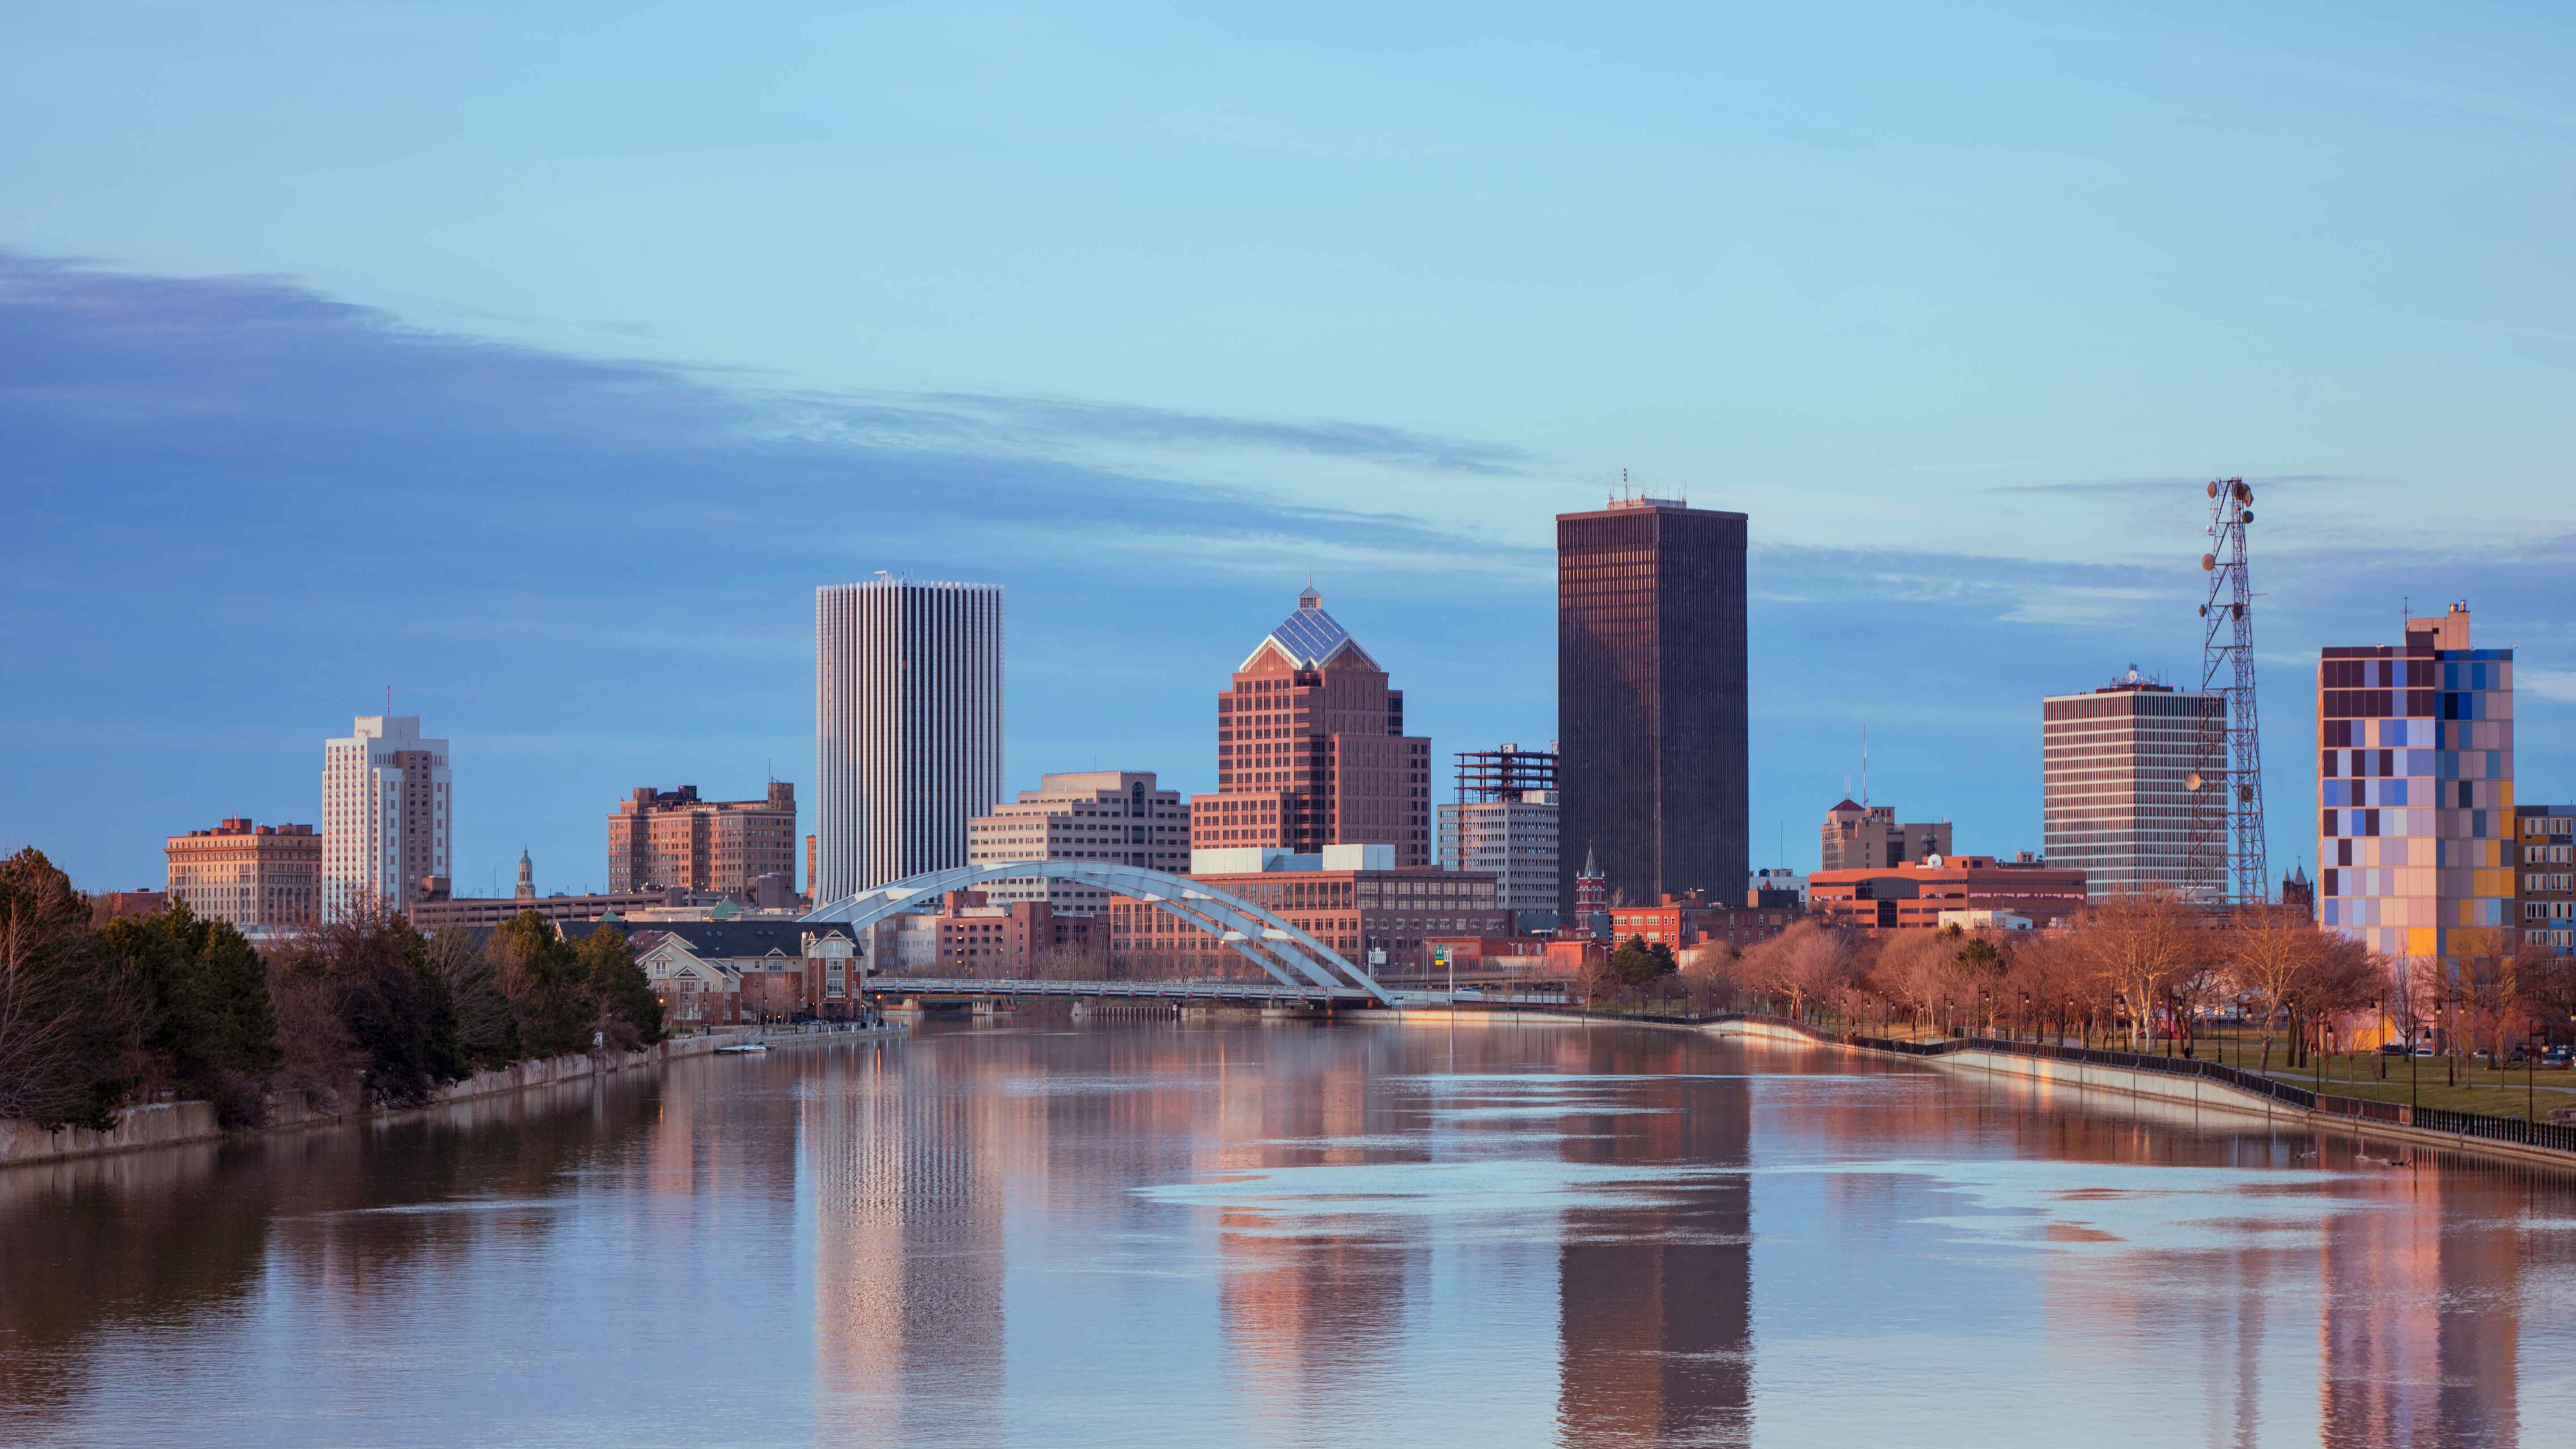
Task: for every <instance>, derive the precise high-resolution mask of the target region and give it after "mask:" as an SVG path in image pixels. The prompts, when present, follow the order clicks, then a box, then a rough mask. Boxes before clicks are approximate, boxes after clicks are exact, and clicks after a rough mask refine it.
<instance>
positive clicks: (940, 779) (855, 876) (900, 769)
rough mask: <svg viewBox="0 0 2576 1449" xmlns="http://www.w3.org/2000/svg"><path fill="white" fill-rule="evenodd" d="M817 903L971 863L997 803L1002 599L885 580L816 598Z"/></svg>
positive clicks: (979, 587)
mask: <svg viewBox="0 0 2576 1449" xmlns="http://www.w3.org/2000/svg"><path fill="white" fill-rule="evenodd" d="M814 780H815V788H816V790H817V792H818V798H817V800H816V802H815V807H814V815H815V835H816V849H815V863H814V880H813V882H812V890H813V898H814V902H815V904H817V905H822V904H825V903H827V902H830V901H834V900H838V899H840V898H841V897H843V896H847V895H852V894H855V893H856V892H859V891H863V890H867V889H869V888H870V887H872V886H880V885H883V884H885V883H886V882H888V881H894V880H901V879H903V878H904V877H906V876H911V875H917V874H920V873H921V872H923V871H929V870H943V869H947V868H950V867H953V866H961V865H964V864H966V822H967V821H968V820H971V819H973V818H974V817H975V816H977V815H980V814H982V813H984V812H985V811H987V810H989V809H991V808H992V807H993V805H994V804H995V803H996V802H997V801H999V800H1000V799H1001V797H1002V591H1001V589H999V588H998V587H995V586H993V585H990V584H942V583H915V582H914V581H913V580H911V579H908V578H896V577H894V576H893V575H891V574H883V573H880V574H878V575H877V576H876V578H874V579H872V580H870V581H868V582H865V583H857V584H836V585H830V586H827V587H824V588H818V589H816V590H815V591H814Z"/></svg>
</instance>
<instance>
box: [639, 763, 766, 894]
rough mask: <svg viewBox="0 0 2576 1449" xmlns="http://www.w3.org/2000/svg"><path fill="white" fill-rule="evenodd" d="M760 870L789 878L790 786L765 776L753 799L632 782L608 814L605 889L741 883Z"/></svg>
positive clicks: (725, 887)
mask: <svg viewBox="0 0 2576 1449" xmlns="http://www.w3.org/2000/svg"><path fill="white" fill-rule="evenodd" d="M765 875H785V876H786V877H787V879H788V880H789V881H790V882H791V883H792V882H793V881H794V880H795V879H796V787H795V786H794V785H792V784H789V783H788V782H787V781H784V780H772V781H770V782H769V794H768V796H767V797H766V798H764V799H759V800H701V799H699V798H698V787H697V786H695V785H682V786H681V787H680V788H679V789H677V790H662V791H656V790H654V789H652V788H651V787H649V786H645V787H639V788H638V789H637V790H636V791H635V792H634V794H633V795H631V796H630V797H629V798H627V799H625V800H621V801H619V802H618V805H617V810H616V812H615V813H614V814H612V815H610V816H609V817H608V889H609V891H610V892H611V893H612V894H614V893H616V892H620V891H643V890H652V889H655V888H657V887H676V888H677V889H680V890H684V891H739V890H749V889H751V887H752V883H753V882H754V881H757V880H758V879H760V878H761V877H762V876H765Z"/></svg>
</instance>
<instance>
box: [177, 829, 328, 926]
mask: <svg viewBox="0 0 2576 1449" xmlns="http://www.w3.org/2000/svg"><path fill="white" fill-rule="evenodd" d="M165 854H166V855H167V856H168V858H169V870H170V876H169V881H170V890H169V899H171V900H174V901H185V902H186V903H187V906H188V909H189V910H191V911H194V912H196V913H197V914H198V915H200V916H203V917H206V918H208V919H211V920H217V921H230V922H231V923H232V924H234V925H236V926H239V927H240V928H242V929H243V930H245V931H252V930H290V929H293V928H295V927H298V926H310V925H313V924H315V923H316V922H317V921H318V920H319V919H320V918H321V911H322V837H321V836H319V835H316V834H314V833H313V827H312V826H310V825H260V826H254V825H252V824H251V823H250V822H249V821H248V820H227V821H225V822H224V823H223V824H221V825H218V826H216V827H215V828H214V829H212V830H191V831H189V832H188V833H187V834H185V835H173V836H171V837H169V844H168V846H167V847H166V850H165Z"/></svg>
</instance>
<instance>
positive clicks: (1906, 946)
mask: <svg viewBox="0 0 2576 1449" xmlns="http://www.w3.org/2000/svg"><path fill="white" fill-rule="evenodd" d="M1869 982H1870V985H1871V986H1872V987H1873V988H1874V989H1876V991H1877V992H1878V994H1879V995H1880V996H1882V997H1885V998H1886V999H1888V1000H1890V1001H1894V1002H1899V1003H1902V1004H1903V1005H1904V1006H1905V1008H1906V1009H1907V1011H1909V1012H1910V1013H1911V1014H1912V1015H1913V1018H1914V1024H1915V1025H1916V1026H1917V1027H1918V1028H1919V1027H1921V1026H1922V1024H1923V1022H1924V1019H1925V1018H1927V1017H1929V1016H1930V1015H1932V1013H1933V1012H1935V1011H1936V1010H1938V1009H1939V1006H1940V1004H1941V1003H1942V1002H1945V1001H1950V1000H1953V999H1955V998H1956V996H1957V995H1958V991H1959V951H1958V943H1957V942H1956V941H1953V940H1948V939H1944V938H1943V936H1942V935H1941V934H1940V933H1939V932H1936V931H1900V932H1898V933H1896V934H1895V935H1894V936H1891V937H1888V938H1887V939H1886V940H1884V941H1881V942H1880V943H1879V946H1878V950H1877V951H1876V953H1874V954H1873V956H1872V957H1871V959H1870V963H1869Z"/></svg>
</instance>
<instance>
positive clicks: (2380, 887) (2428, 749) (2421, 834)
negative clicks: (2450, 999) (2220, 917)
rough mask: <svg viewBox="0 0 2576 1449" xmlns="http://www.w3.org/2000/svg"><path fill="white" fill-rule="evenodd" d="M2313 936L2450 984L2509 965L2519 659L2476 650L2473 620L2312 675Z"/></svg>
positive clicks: (2409, 633) (2419, 632)
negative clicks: (2503, 960)
mask: <svg viewBox="0 0 2576 1449" xmlns="http://www.w3.org/2000/svg"><path fill="white" fill-rule="evenodd" d="M2317 733H2318V736H2319V740H2318V743H2319V750H2318V764H2317V797H2318V806H2319V811H2318V826H2317V863H2318V870H2317V924H2318V925H2320V926H2323V927H2325V928H2327V929H2329V930H2337V931H2341V932H2343V933H2344V934H2345V935H2347V936H2352V937H2354V938H2356V939H2358V940H2359V941H2361V943H2362V944H2363V945H2366V946H2368V947H2369V948H2370V949H2372V950H2374V951H2378V952H2380V953H2382V954H2384V955H2386V956H2389V957H2390V958H2392V959H2394V960H2395V961H2396V962H2397V963H2398V965H2399V969H2400V971H2401V972H2403V973H2406V974H2405V975H2402V976H2401V978H2400V979H2401V981H2417V980H2418V978H2414V977H2413V976H2412V971H2413V968H2414V966H2415V964H2416V963H2436V964H2438V967H2439V969H2440V970H2441V972H2442V974H2441V975H2440V976H2437V977H2436V978H2435V979H2436V980H2437V981H2439V980H2447V979H2450V977H2451V975H2452V974H2453V973H2455V971H2456V968H2457V964H2458V962H2459V960H2460V958H2462V957H2467V956H2494V955H2501V954H2504V953H2505V952H2506V951H2508V950H2510V949H2511V947H2510V946H2509V945H2508V944H2507V932H2508V930H2509V929H2510V925H2509V923H2508V921H2507V912H2508V911H2509V910H2510V909H2511V908H2512V907H2513V906H2514V905H2515V902H2516V899H2517V892H2516V881H2515V873H2516V872H2515V864H2516V862H2515V861H2514V858H2513V849H2514V846H2515V844H2516V842H2517V837H2516V833H2515V826H2516V818H2515V807H2514V799H2513V651H2512V650H2510V649H2476V648H2472V647H2470V644H2469V607H2468V605H2466V604H2453V605H2452V606H2451V609H2450V612H2449V613H2447V614H2445V615H2444V616H2442V617H2440V618H2430V619H2409V620H2407V621H2406V642H2405V643H2404V644H2402V645H2387V644H2378V645H2370V646H2366V647H2353V648H2331V649H2327V650H2325V651H2324V652H2323V654H2322V656H2321V657H2320V659H2319V663H2318V669H2317Z"/></svg>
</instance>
